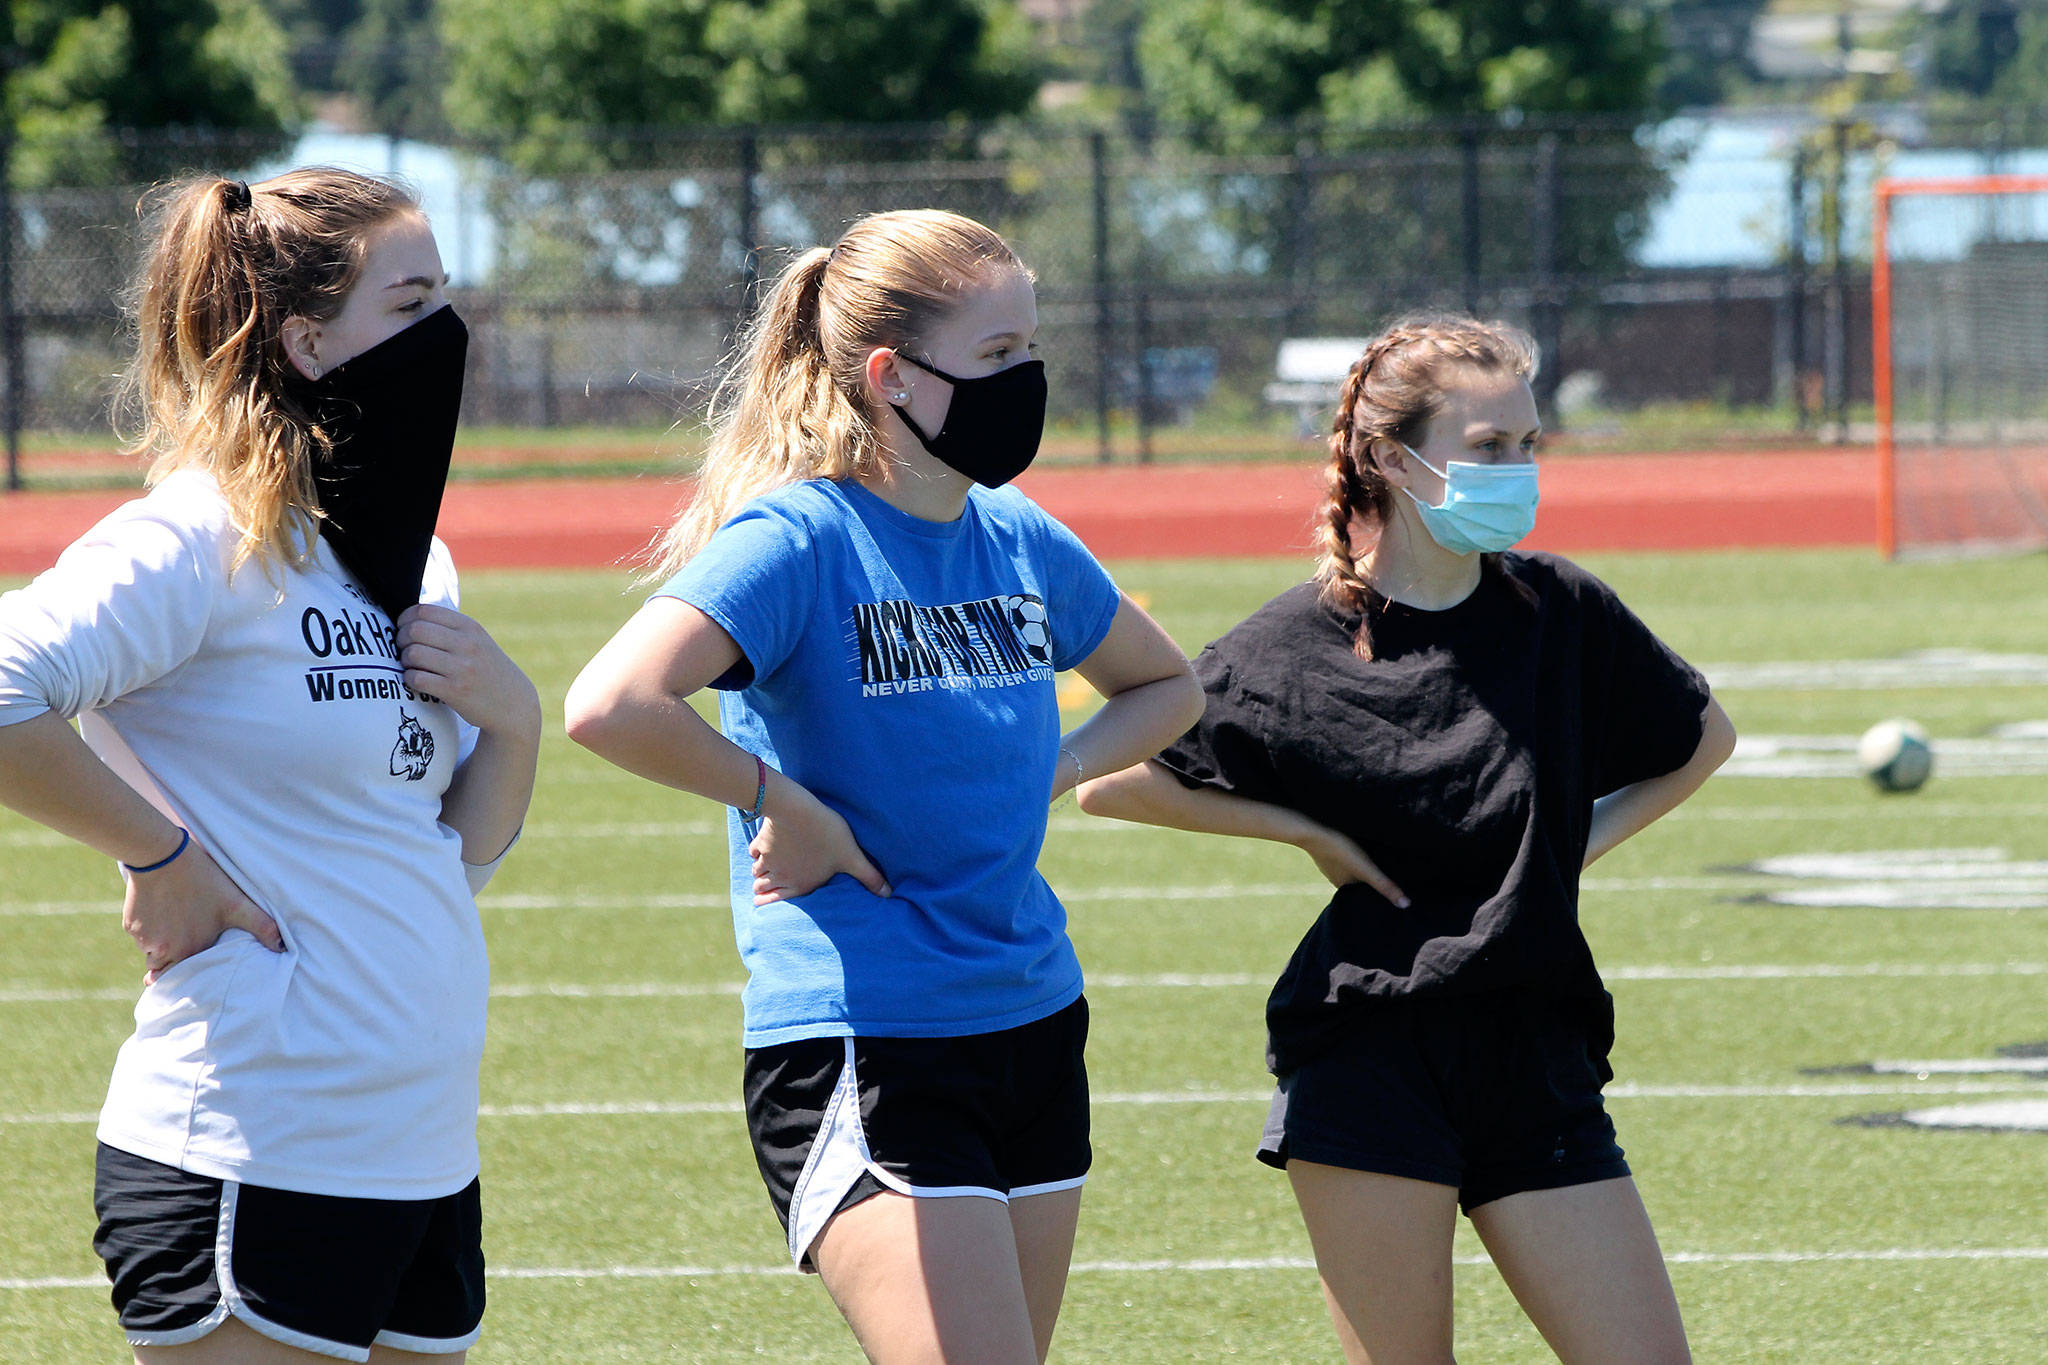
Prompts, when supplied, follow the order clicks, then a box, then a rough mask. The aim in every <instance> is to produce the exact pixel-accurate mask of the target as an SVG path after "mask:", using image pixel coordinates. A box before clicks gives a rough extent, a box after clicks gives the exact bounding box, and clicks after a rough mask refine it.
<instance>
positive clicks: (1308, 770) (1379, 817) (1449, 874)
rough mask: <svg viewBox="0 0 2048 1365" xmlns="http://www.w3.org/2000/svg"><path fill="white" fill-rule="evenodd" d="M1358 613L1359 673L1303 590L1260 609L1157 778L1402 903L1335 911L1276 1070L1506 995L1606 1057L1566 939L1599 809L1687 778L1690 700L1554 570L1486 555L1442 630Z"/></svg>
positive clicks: (1389, 609)
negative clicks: (1340, 853)
mask: <svg viewBox="0 0 2048 1365" xmlns="http://www.w3.org/2000/svg"><path fill="white" fill-rule="evenodd" d="M1518 584H1519V585H1522V587H1525V588H1526V589H1527V593H1526V595H1525V593H1524V592H1523V591H1522V590H1521V589H1520V588H1518V587H1517V585H1518ZM1532 598H1533V600H1531V599H1532ZM1371 611H1372V632H1371V636H1372V647H1373V656H1374V657H1373V658H1372V659H1371V660H1369V661H1368V660H1362V659H1360V658H1358V657H1357V655H1356V654H1354V653H1353V652H1352V640H1353V636H1354V634H1355V631H1356V628H1357V625H1358V616H1357V615H1356V614H1355V613H1352V614H1348V615H1347V614H1342V613H1339V612H1337V611H1336V610H1334V609H1332V608H1330V607H1328V606H1326V605H1324V604H1323V603H1322V601H1321V600H1320V598H1319V594H1318V591H1317V585H1316V584H1315V583H1304V584H1302V585H1301V586H1300V587H1297V588H1292V589H1290V590H1288V591H1287V592H1284V593H1282V594H1281V595H1280V596H1278V597H1276V598H1274V599H1273V600H1272V601H1271V602H1268V603H1267V604H1266V605H1265V606H1263V607H1261V608H1259V610H1258V611H1256V612H1254V613H1253V614H1252V615H1251V616H1250V617H1249V618H1247V619H1246V620H1245V621H1244V622H1243V623H1242V624H1240V625H1238V626H1237V627H1236V628H1235V629H1233V630H1231V631H1230V633H1229V634H1227V635H1225V636H1224V637H1223V638H1222V639H1220V640H1217V641H1216V642H1215V643H1213V644H1211V645H1210V646H1209V647H1208V648H1207V649H1205V650H1203V651H1202V654H1201V656H1200V658H1198V659H1197V660H1196V661H1195V672H1196V676H1197V677H1199V678H1200V679H1201V681H1202V685H1203V687H1204V689H1205V690H1206V691H1207V693H1208V710H1207V712H1206V713H1205V714H1204V715H1203V717H1202V719H1201V721H1200V722H1199V723H1197V724H1196V726H1195V728H1194V729H1192V730H1190V731H1189V732H1188V733H1187V734H1186V735H1184V736H1182V737H1181V739H1180V740H1179V741H1177V742H1176V743H1175V744H1174V745H1173V746H1172V747H1171V748H1169V749H1167V750H1166V751H1165V752H1164V753H1162V754H1161V755H1160V756H1159V761H1160V762H1162V763H1164V764H1165V765H1166V766H1167V767H1168V768H1169V769H1171V770H1172V771H1173V772H1174V773H1175V774H1176V775H1177V776H1179V777H1180V779H1181V781H1183V782H1185V783H1186V784H1187V785H1189V786H1191V787H1192V786H1203V785H1207V786H1211V787H1215V788H1218V789H1220V790H1223V791H1227V792H1233V793H1236V794H1237V795H1240V796H1245V797H1249V798H1251V799H1253V800H1256V801H1267V802H1272V803H1274V804H1277V805H1282V806H1288V807H1291V808H1292V809H1294V810H1297V811H1300V812H1301V813H1302V814H1304V815H1306V816H1308V817H1309V818H1310V819H1312V820H1315V821H1317V822H1318V823H1320V824H1323V825H1327V826H1329V827H1330V828H1332V829H1336V830H1339V831H1341V832H1342V833H1344V834H1346V835H1348V836H1350V837H1351V838H1352V839H1354V840H1355V841H1357V843H1358V845H1359V847H1361V848H1363V849H1364V850H1365V851H1366V853H1367V854H1368V855H1369V856H1370V857H1371V858H1372V859H1373V860H1374V861H1375V862H1376V863H1378V864H1379V866H1380V867H1381V868H1382V869H1383V870H1384V871H1385V872H1386V874H1387V875H1388V876H1389V877H1391V878H1392V879H1393V880H1394V883H1395V884H1396V885H1398V886H1399V887H1400V888H1401V889H1402V890H1403V891H1405V892H1407V894H1408V897H1409V899H1410V901H1411V902H1412V904H1411V906H1410V908H1408V909H1406V910H1402V909H1397V908H1396V907H1395V906H1394V905H1393V904H1391V903H1390V902H1389V901H1387V900H1386V899H1385V898H1384V897H1382V896H1381V895H1380V894H1379V893H1378V892H1376V891H1374V890H1373V889H1372V888H1371V887H1369V886H1366V885H1364V884H1363V883H1353V884H1351V885H1348V886H1344V887H1340V888H1338V890H1337V893H1336V895H1335V896H1334V897H1332V899H1331V900H1330V903H1329V904H1328V905H1327V906H1326V907H1325V908H1324V910H1323V913H1322V915H1321V916H1320V917H1319V918H1318V919H1317V920H1316V922H1315V925H1314V926H1313V927H1312V928H1311V929H1310V930H1309V931H1308V934H1307V936H1306V937H1304V938H1303V939H1302V941H1301V944H1300V946H1299V947H1298V948H1296V949H1295V952H1294V956H1293V959H1292V960H1291V961H1290V962H1289V963H1288V964H1287V969H1286V971H1285V972H1283V973H1282V974H1281V977H1280V980H1279V982H1278V984H1276V985H1275V986H1274V988H1273V993H1272V996H1271V998H1270V999H1269V1000H1268V1002H1267V1007H1266V1020H1267V1030H1268V1034H1267V1036H1268V1050H1267V1062H1268V1064H1269V1065H1270V1066H1271V1067H1272V1068H1273V1069H1274V1070H1275V1071H1276V1072H1281V1073H1284V1072H1287V1071H1290V1070H1292V1069H1293V1068H1294V1067H1296V1066H1299V1065H1300V1064H1301V1062H1302V1061H1303V1060H1305V1059H1306V1058H1308V1057H1311V1056H1313V1055H1315V1053H1317V1052H1318V1051H1321V1050H1322V1049H1323V1048H1324V1047H1326V1046H1328V1044H1329V1043H1330V1041H1331V1039H1332V1038H1333V1036H1334V1035H1335V1034H1336V1033H1337V1032H1338V1031H1340V1030H1341V1029H1342V1028H1343V1027H1345V1025H1346V1024H1347V1023H1348V1022H1350V1021H1352V1020H1355V1019H1356V1018H1358V1017H1359V1013H1360V1011H1361V1010H1369V1009H1371V1008H1373V1007H1374V1005H1375V1004H1376V1003H1378V1002H1384V1001H1388V1000H1396V999H1401V998H1404V997H1416V996H1425V995H1432V996H1446V995H1452V994H1471V993H1477V992H1482V991H1501V990H1517V991H1527V992H1531V993H1534V994H1536V995H1539V996H1544V997H1550V998H1553V999H1555V1000H1557V1001H1559V1002H1560V1003H1564V1004H1567V1005H1569V1006H1573V1007H1580V1008H1583V1009H1584V1011H1585V1017H1586V1021H1587V1026H1588V1029H1589V1033H1590V1034H1591V1035H1592V1037H1593V1042H1594V1043H1595V1045H1596V1048H1597V1052H1598V1055H1601V1056H1603V1057H1604V1054H1605V1051H1606V1047H1607V1045H1608V1043H1609V1042H1611V1037H1612V1035H1611V1018H1612V1015H1611V1007H1610V1004H1609V1001H1608V997H1607V994H1606V992H1605V990H1604V989H1603V988H1602V986H1601V984H1600V977H1599V973H1598V972H1597V971H1596V970H1595V969H1594V966H1593V958H1592V954H1591V952H1590V950H1589V949H1588V948H1587V946H1586V940H1585V936H1584V935H1583V934H1582V933H1581V932H1580V929H1579V923H1578V900H1579V870H1580V866H1581V864H1582V862H1583V861H1584V858H1585V852H1586V839H1587V833H1588V829H1589V826H1590V823H1591V820H1592V815H1593V802H1594V800H1595V799H1597V798H1598V797H1601V796H1605V795H1607V794H1608V793H1609V792H1613V791H1616V790H1618V789H1620V788H1622V787H1626V786H1629V785H1630V784H1632V783H1635V782H1640V781H1643V780H1644V779H1646V778H1651V777H1657V776H1661V775H1662V774H1664V773H1668V772H1671V771H1673V770H1675V769H1677V768H1680V767H1683V766H1684V765H1685V763H1686V762H1687V760H1689V759H1690V758H1691V757H1692V755H1693V752H1694V750H1696V749H1697V748H1698V747H1699V741H1700V733H1701V721H1702V714H1703V712H1704V711H1705V708H1706V704H1707V700H1708V695H1709V694H1708V691H1707V684H1706V680H1705V679H1704V678H1702V677H1701V676H1700V674H1699V672H1698V671H1697V670H1695V669H1694V668H1692V667H1691V666H1690V665H1688V664H1687V663H1686V662H1685V661H1684V660H1683V659H1680V658H1679V657H1678V656H1677V655H1676V654H1674V653H1672V651H1671V650H1670V649H1669V648H1667V647H1666V646H1665V645H1664V644H1663V642H1662V641H1660V640H1658V639H1657V637H1656V636H1654V635H1652V634H1651V633H1650V631H1649V628H1648V627H1646V626H1645V625H1644V624H1643V623H1642V622H1641V621H1640V620H1638V619H1637V618H1636V616H1635V614H1634V613H1633V612H1631V611H1629V609H1628V608H1627V607H1625V606H1623V605H1622V603H1621V600H1620V599H1619V598H1618V597H1616V596H1615V595H1614V592H1613V590H1612V589H1610V588H1609V587H1608V586H1607V585H1606V584H1604V583H1602V582H1601V581H1600V580H1599V579H1597V578H1595V577H1594V576H1593V575H1591V574H1589V573H1587V572H1586V571H1585V570H1584V569H1581V568H1579V567H1578V566H1577V565H1575V564H1572V563H1571V562H1569V561H1567V560H1563V559H1558V558H1556V557H1554V556H1551V555H1542V554H1512V553H1511V554H1506V555H1502V556H1501V557H1500V560H1499V572H1494V571H1492V570H1491V569H1489V571H1488V572H1486V573H1485V574H1484V575H1483V576H1482V577H1481V579H1480V581H1479V586H1478V587H1477V588H1475V589H1474V590H1473V591H1472V593H1471V595H1470V596H1468V597H1467V598H1466V599H1465V600H1464V601H1462V602H1460V603H1458V604H1457V605H1455V606H1452V607H1449V608H1447V609H1445V610H1443V611H1421V610H1417V609H1415V608H1412V607H1406V606H1403V605H1401V604H1399V603H1395V602H1388V601H1386V600H1385V599H1379V598H1376V599H1375V600H1374V601H1373V603H1372V607H1371Z"/></svg>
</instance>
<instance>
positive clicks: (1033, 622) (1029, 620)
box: [1003, 594, 1052, 667]
mask: <svg viewBox="0 0 2048 1365" xmlns="http://www.w3.org/2000/svg"><path fill="white" fill-rule="evenodd" d="M1003 606H1004V608H1005V609H1006V610H1007V611H1008V612H1009V613H1010V629H1011V630H1014V631H1016V632H1017V639H1018V641H1019V642H1020V643H1021V644H1022V645H1023V646H1024V652H1025V653H1027V654H1029V655H1030V656H1031V660H1032V662H1033V663H1036V664H1042V665H1045V666H1047V667H1050V666H1051V664H1052V623H1051V621H1050V620H1049V619H1048V618H1047V616H1046V614H1045V603H1043V602H1041V601H1039V600H1038V599H1037V598H1036V597H1032V596H1029V595H1028V594H1027V595H1025V596H1020V597H1006V598H1004V599H1003Z"/></svg>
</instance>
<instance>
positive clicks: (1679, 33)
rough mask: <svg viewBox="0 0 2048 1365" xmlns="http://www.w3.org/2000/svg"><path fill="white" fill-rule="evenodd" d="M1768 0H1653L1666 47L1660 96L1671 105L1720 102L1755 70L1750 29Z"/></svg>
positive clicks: (1661, 72) (1753, 26)
mask: <svg viewBox="0 0 2048 1365" xmlns="http://www.w3.org/2000/svg"><path fill="white" fill-rule="evenodd" d="M1767 3H1769V0H1652V5H1653V9H1654V12H1655V14H1656V16H1657V18H1658V19H1659V20H1660V21H1661V23H1662V25H1663V31H1664V43H1665V47H1666V49H1667V52H1666V56H1665V59H1664V64H1663V66H1662V67H1661V68H1660V70H1659V71H1658V73H1657V92H1656V98H1657V102H1658V103H1659V104H1661V105H1663V106H1665V107H1667V108H1679V107H1683V106H1689V105H1705V104H1719V103H1721V102H1722V101H1724V100H1726V99H1727V98H1728V97H1729V96H1730V95H1731V94H1733V93H1735V92H1736V90H1737V89H1738V88H1739V87H1740V86H1741V84H1742V83H1743V82H1744V81H1745V80H1747V79H1748V78H1750V77H1753V76H1754V75H1755V69H1754V67H1753V66H1752V65H1751V64H1750V60H1749V43H1750V33H1751V30H1753V29H1754V28H1755V27H1756V17H1757V15H1758V14H1759V13H1761V12H1762V11H1763V9H1764V6H1765V5H1766V4H1767Z"/></svg>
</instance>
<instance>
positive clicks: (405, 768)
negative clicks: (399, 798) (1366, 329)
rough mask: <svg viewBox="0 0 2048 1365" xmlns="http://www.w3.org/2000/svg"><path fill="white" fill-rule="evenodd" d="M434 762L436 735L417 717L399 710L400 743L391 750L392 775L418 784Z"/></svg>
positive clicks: (401, 709) (402, 708)
mask: <svg viewBox="0 0 2048 1365" xmlns="http://www.w3.org/2000/svg"><path fill="white" fill-rule="evenodd" d="M433 761H434V735H433V732H432V731H431V730H429V729H427V727H426V726H424V725H422V724H420V723H419V720H418V718H417V717H414V716H411V715H408V714H407V713H406V710H405V708H404V707H402V706H401V707H400V708H399V709H398V743H397V744H395V745H393V746H392V748H391V775H392V776H393V777H402V778H404V779H405V780H406V781H408V782H417V781H419V780H420V779H421V778H423V777H425V776H426V775H427V767H428V765H430V764H431V763H433Z"/></svg>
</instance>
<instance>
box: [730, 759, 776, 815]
mask: <svg viewBox="0 0 2048 1365" xmlns="http://www.w3.org/2000/svg"><path fill="white" fill-rule="evenodd" d="M748 757H749V758H751V759H753V760H754V808H753V809H752V810H743V811H740V819H742V820H758V819H760V818H761V803H762V802H763V801H766V800H767V799H768V764H767V762H766V760H764V759H763V758H762V757H761V755H759V754H749V755H748ZM733 809H735V810H738V809H739V808H738V807H737V806H735V807H734V808H733Z"/></svg>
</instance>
